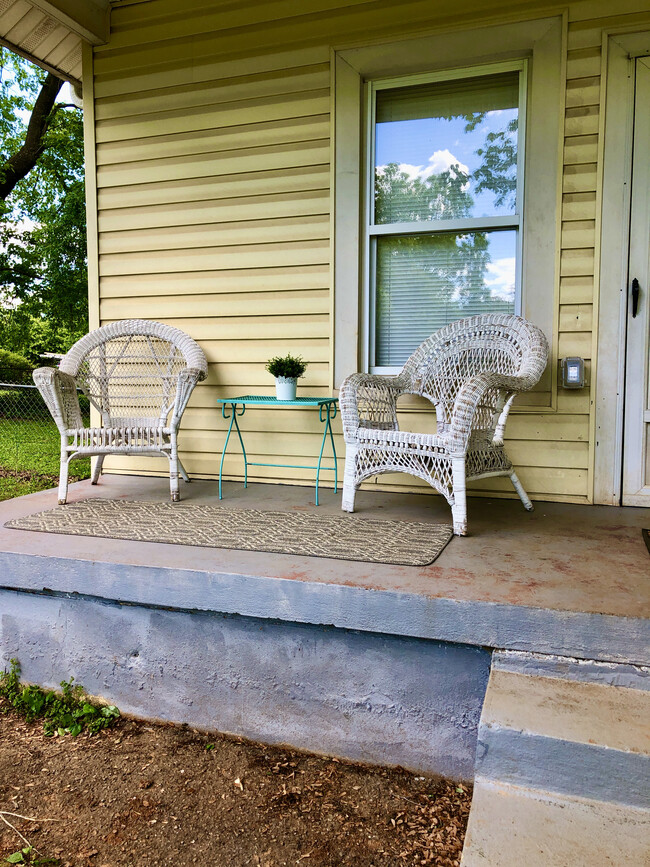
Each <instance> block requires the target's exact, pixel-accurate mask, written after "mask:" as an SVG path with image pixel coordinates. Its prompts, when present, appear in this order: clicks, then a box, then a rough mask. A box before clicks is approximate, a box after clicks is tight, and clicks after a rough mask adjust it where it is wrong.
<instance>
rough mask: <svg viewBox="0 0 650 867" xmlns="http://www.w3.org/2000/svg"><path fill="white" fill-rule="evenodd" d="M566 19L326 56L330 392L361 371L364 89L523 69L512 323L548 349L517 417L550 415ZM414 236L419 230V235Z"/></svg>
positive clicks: (363, 365)
mask: <svg viewBox="0 0 650 867" xmlns="http://www.w3.org/2000/svg"><path fill="white" fill-rule="evenodd" d="M566 31H567V18H566V15H562V16H555V17H549V18H535V19H530V20H526V21H518V22H511V23H507V24H498V25H493V26H492V25H491V26H482V27H479V26H474V27H473V28H469V29H464V30H457V31H446V32H440V33H434V34H432V35H431V34H430V35H425V36H420V37H416V38H412V39H404V40H401V41H395V42H391V43H383V44H374V45H367V46H358V47H355V48H346V49H342V50H338V51H335V50H332V111H333V117H334V124H333V141H332V150H333V169H332V184H333V188H334V189H333V198H334V208H333V215H332V225H333V258H332V272H333V273H332V281H333V287H334V291H333V316H332V344H333V350H332V351H333V362H334V363H333V368H332V385H333V387H334V388H338V387H339V386H340V384H341V382H342V380H343V379H344V378H345V377H346V376H348V375H349V374H351V373H354V372H356V371H359V370H367V369H368V367H367V354H366V349H365V346H366V344H365V340H366V337H365V332H364V318H365V316H364V289H363V287H364V273H365V264H366V263H365V261H364V213H363V212H364V196H365V192H366V186H365V153H366V147H367V144H366V139H367V132H366V127H365V105H366V104H365V99H366V94H365V85H366V82H369V81H374V80H379V79H394V78H400V77H403V76H408V75H418V74H426V75H430V74H436V73H438V72H441V73H444V74H445V75H448V74H449V71H450V70H459V71H460V70H467V69H468V68H472V67H478V66H485V65H487V64H491V63H500V62H509V61H515V60H516V61H518V60H522V59H525V60H528V64H529V66H528V75H527V79H528V82H527V84H528V87H527V108H528V111H527V121H526V153H525V178H526V187H525V191H524V199H525V203H524V209H523V214H524V217H525V219H524V221H523V228H522V244H523V250H524V253H525V255H524V257H523V259H522V275H521V287H522V289H521V314H522V315H523V316H525V317H526V318H528V319H530V320H531V321H532V322H534V323H535V324H536V325H538V326H539V327H541V328H542V330H543V331H544V333H545V334H546V336H547V338H548V339H549V343H550V344H551V346H552V355H551V359H550V363H549V365H548V367H547V370H546V373H545V374H544V376H543V377H542V380H541V381H540V383H539V385H538V386H537V388H536V390H535V393H534V394H531V395H530V396H526V397H527V400H526V402H525V404H524V402H523V401H520V407H519V409H520V411H522V410H523V411H539V410H547V411H548V409H549V408H550V409H555V407H556V394H557V386H556V377H555V376H553V373H552V372H553V371H554V369H555V366H556V359H557V341H556V339H554V338H556V335H557V327H556V326H557V312H558V295H559V270H560V255H559V254H560V225H561V224H560V212H561V201H562V164H563V160H562V154H563V131H564V129H563V118H564V98H565V84H566V38H567V36H566ZM420 228H421V227H420Z"/></svg>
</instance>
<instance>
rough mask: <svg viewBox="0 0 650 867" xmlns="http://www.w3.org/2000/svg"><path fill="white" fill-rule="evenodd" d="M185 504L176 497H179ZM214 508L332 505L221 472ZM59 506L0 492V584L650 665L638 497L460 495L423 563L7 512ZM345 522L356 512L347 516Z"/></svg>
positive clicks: (361, 511) (208, 486)
mask: <svg viewBox="0 0 650 867" xmlns="http://www.w3.org/2000/svg"><path fill="white" fill-rule="evenodd" d="M181 496H182V497H183V501H184V502H211V503H215V504H218V503H219V500H218V497H217V483H216V482H210V481H194V482H192V483H191V484H189V485H186V484H183V485H182V488H181ZM87 497H104V498H113V499H125V500H134V499H166V498H167V497H168V481H167V479H165V478H151V477H137V476H123V475H122V476H118V475H110V474H107V475H103V476H102V478H101V481H100V484H99V485H97V486H91V485H90V483H89V482H80V483H77V484H75V485H72V486H71V489H70V497H69V501H70V502H74V501H77V500H81V499H84V498H87ZM180 505H181V507H182V502H181V504H180ZM221 505H222V506H223V507H224V508H230V509H246V508H248V509H250V508H254V509H268V510H280V511H282V510H292V511H295V510H298V511H312V510H313V511H316V510H318V511H319V512H322V513H327V514H337V515H338V514H343V513H342V512H341V510H340V495H335V494H334V493H333V492H332V491H331V490H323V491H322V498H321V505H320V506H319V507H316V506H315V505H314V492H313V488H309V487H295V486H279V485H263V484H251V485H249V487H248V489H247V490H244V488H243V486H242V485H241V484H239V483H235V482H232V483H227V484H226V485H225V486H224V499H223V500H222V501H221ZM55 506H56V492H55V491H44V492H40V493H37V494H32V495H29V496H27V497H22V498H19V499H16V500H8V501H5V502H3V503H0V588H2V589H7V590H22V591H27V592H31V593H34V592H36V593H42V592H46V593H51V594H55V595H59V594H61V595H64V596H67V595H69V594H75V595H76V594H81V595H87V596H90V597H93V598H99V599H110V600H116V601H120V602H127V603H130V604H136V605H148V606H159V607H171V608H182V609H184V610H206V611H219V612H224V613H232V614H241V615H245V616H251V617H263V618H270V619H279V620H290V621H292V622H297V623H317V624H331V625H334V626H338V627H342V628H347V629H355V630H363V631H369V632H378V633H384V634H386V633H388V634H394V635H401V636H409V637H416V638H428V639H436V640H441V641H450V642H455V643H463V644H470V645H475V646H483V647H493V648H500V649H514V650H524V651H533V652H539V653H554V654H559V655H563V656H575V657H579V658H584V659H600V660H609V661H614V662H631V663H636V664H648V663H649V662H650V650H649V647H648V645H649V643H650V641H649V635H650V629H649V626H648V623H649V620H648V616H649V614H650V555H649V553H648V550H647V548H646V546H645V544H644V541H643V539H642V535H641V529H642V528H643V527H648V526H650V514H649V513H648V510H644V509H633V508H615V507H605V506H576V505H567V504H557V503H537V504H536V506H535V511H534V512H532V513H529V512H526V511H525V510H524V509H523V508H522V506H521V504H520V503H519V501H514V500H499V499H494V500H490V499H485V498H471V499H470V500H469V509H468V511H469V528H470V533H471V535H470V536H468V537H465V538H454V539H452V541H451V542H450V543H449V545H448V546H447V547H446V548H445V550H444V551H443V552H442V554H441V555H440V556H439V557H438V559H437V560H436V561H435V562H434V563H433V564H431V565H429V566H425V567H411V566H393V565H377V564H367V563H359V562H352V561H342V560H332V559H324V558H313V557H298V556H293V555H280V554H269V553H263V552H251V551H237V550H225V549H210V548H200V547H196V548H194V547H187V546H178V545H166V544H159V543H146V542H131V541H123V540H114V539H100V538H91V537H78V536H57V535H53V534H46V533H33V532H27V531H23V530H11V529H8V528H6V527H5V526H4V524H5V522H6V521H8V520H10V519H13V518H16V517H19V516H21V515H26V514H31V513H33V512H37V511H41V510H43V509H48V508H53V507H55ZM355 514H356V516H358V517H360V518H363V517H366V518H375V519H381V520H393V519H394V520H401V521H424V522H432V523H433V522H441V523H450V519H451V515H450V511H449V509H448V507H447V505H446V503H444V502H443V501H442V499H441V498H439V497H432V496H428V495H414V494H388V493H381V492H377V491H367V490H363V489H362V490H361V491H360V492H359V494H358V496H357V511H356V513H355ZM350 520H354V516H351V517H350Z"/></svg>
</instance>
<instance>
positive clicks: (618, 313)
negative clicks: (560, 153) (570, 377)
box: [594, 31, 650, 505]
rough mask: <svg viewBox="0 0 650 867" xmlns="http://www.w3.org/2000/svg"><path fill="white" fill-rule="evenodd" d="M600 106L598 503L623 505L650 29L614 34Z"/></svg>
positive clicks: (608, 42) (606, 46)
mask: <svg viewBox="0 0 650 867" xmlns="http://www.w3.org/2000/svg"><path fill="white" fill-rule="evenodd" d="M603 50H604V51H605V53H606V63H607V76H606V80H605V82H604V93H603V96H602V97H601V106H602V105H603V100H604V105H605V122H604V127H601V132H603V133H604V137H605V147H604V157H603V183H602V199H601V205H602V219H601V245H600V281H599V282H600V293H599V299H598V352H597V362H596V384H595V390H594V401H595V416H596V442H595V457H594V502H595V503H603V504H607V505H618V504H619V503H620V501H621V468H622V461H623V398H624V374H625V326H626V311H627V291H628V286H627V272H628V253H629V219H630V192H631V190H630V186H631V171H632V136H633V120H634V111H633V109H634V66H633V64H634V58H635V57H638V56H643V55H647V54H650V31H649V32H644V33H627V34H616V35H610V36H608V35H607V34H605V36H604V42H603Z"/></svg>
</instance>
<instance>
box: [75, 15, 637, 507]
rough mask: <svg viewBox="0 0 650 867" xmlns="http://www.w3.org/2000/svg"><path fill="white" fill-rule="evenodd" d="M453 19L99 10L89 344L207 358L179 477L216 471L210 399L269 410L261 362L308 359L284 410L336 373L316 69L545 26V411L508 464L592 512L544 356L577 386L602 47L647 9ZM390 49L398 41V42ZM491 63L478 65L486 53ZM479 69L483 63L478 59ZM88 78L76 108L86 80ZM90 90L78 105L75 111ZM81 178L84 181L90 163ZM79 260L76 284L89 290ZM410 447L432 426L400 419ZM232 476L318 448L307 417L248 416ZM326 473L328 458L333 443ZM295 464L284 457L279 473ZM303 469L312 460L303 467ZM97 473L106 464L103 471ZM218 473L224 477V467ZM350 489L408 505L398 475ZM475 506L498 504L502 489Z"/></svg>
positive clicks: (327, 112) (596, 189) (572, 430)
mask: <svg viewBox="0 0 650 867" xmlns="http://www.w3.org/2000/svg"><path fill="white" fill-rule="evenodd" d="M486 5H488V4H485V3H481V2H478V0H463V2H461V3H460V4H455V7H454V9H455V11H453V12H450V11H449V10H448V9H446V11H443V10H442V9H441V11H440V12H438V11H436V12H435V15H434V14H433V12H432V4H431V3H430V2H426V3H425V2H404V3H398V4H395V3H388V2H383V0H382V2H377V0H356V2H354V3H343V2H342V0H308V2H305V3H303V4H301V6H300V13H299V14H297V13H296V9H297V8H298V7H296V6H295V4H290V3H286V2H280V0H277V2H276V0H272V2H266V3H262V4H258V3H252V2H245V3H240V4H237V6H236V8H235V7H232V6H230V5H225V4H223V5H222V4H220V3H214V2H209V3H208V2H207V0H188V2H187V3H185V4H183V7H182V9H180V10H179V7H178V4H177V3H175V2H173V0H147V2H135V3H130V4H129V3H127V4H121V5H119V6H117V7H115V8H114V9H113V12H112V21H111V38H110V40H109V42H108V43H107V44H106V45H105V46H100V47H96V48H94V49H93V50H92V56H90V55H89V57H88V58H87V71H88V72H90V73H91V76H89V75H88V74H85V75H84V87H85V92H86V96H87V99H88V100H89V101H92V107H93V112H94V121H93V122H92V124H91V131H92V132H94V141H95V144H94V150H93V149H92V148H91V149H90V150H91V154H90V156H91V161H90V163H91V164H90V165H89V169H90V172H89V176H90V175H91V173H92V172H93V171H95V173H96V195H97V207H98V212H97V213H98V218H97V236H96V238H91V243H90V248H91V257H93V250H94V248H95V246H96V249H97V259H96V262H95V263H94V264H95V265H96V271H97V278H96V280H93V281H92V283H93V285H91V310H92V311H93V317H92V318H93V319H94V321H93V322H91V325H93V326H96V325H98V324H100V323H102V324H103V323H106V322H109V321H113V320H115V319H123V318H130V317H144V318H153V319H157V320H161V321H165V322H168V323H169V324H173V325H175V326H177V327H180V328H182V329H184V330H186V331H188V332H189V333H190V334H191V335H192V336H193V337H194V338H195V339H196V340H198V341H199V342H200V343H201V345H202V346H203V348H204V350H205V351H206V355H207V356H208V360H209V362H210V375H209V378H208V380H207V382H206V383H205V384H203V385H201V386H200V387H199V388H198V389H197V390H196V391H195V393H194V396H193V398H192V401H191V403H190V407H189V408H188V410H187V412H186V415H185V418H184V426H183V433H182V438H181V452H182V459H183V462H184V464H185V466H186V467H187V469H188V471H189V472H190V473H192V474H195V475H198V476H202V477H214V476H215V475H216V474H217V473H218V459H219V456H220V451H221V448H222V445H223V441H224V434H225V426H226V424H227V423H226V422H225V421H224V420H223V419H222V418H221V417H220V413H219V411H218V409H217V407H216V406H215V398H216V397H219V396H234V395H237V394H246V393H249V394H250V393H265V392H266V393H272V390H273V385H272V381H271V379H270V376H269V375H268V374H267V373H266V372H265V370H264V363H265V361H266V360H267V359H268V358H269V357H271V356H272V355H276V354H284V353H285V352H286V351H291V352H293V353H297V354H301V355H303V356H304V357H305V359H307V360H308V361H309V362H310V365H309V367H308V371H307V375H306V377H305V378H304V379H303V380H301V381H300V385H301V387H302V389H303V393H310V394H317V395H321V396H325V395H328V394H331V393H332V389H333V388H334V386H335V385H337V384H338V383H336V382H335V380H334V370H333V358H334V353H335V344H336V339H337V335H336V333H335V329H334V317H333V304H334V293H333V286H332V273H333V271H332V268H333V231H332V228H333V225H334V214H333V196H332V178H333V165H332V153H333V147H332V132H333V127H332V122H331V119H332V116H333V100H334V90H333V88H332V86H331V85H332V70H333V62H332V59H333V56H334V53H333V52H334V51H336V50H344V49H349V48H351V47H356V46H366V45H372V44H381V43H382V42H394V41H396V40H398V39H405V40H407V39H408V38H410V37H415V36H421V35H422V33H424V32H427V33H429V32H430V33H436V32H445V31H449V32H452V31H458V30H460V29H463V28H465V27H468V26H469V25H470V24H471V26H472V27H473V28H476V27H477V25H480V24H482V23H485V25H486V26H487V25H491V24H500V23H505V22H511V21H521V20H526V19H534V18H540V17H548V16H558V15H559V16H562V18H563V22H564V34H565V37H564V45H563V50H562V58H561V62H562V64H563V69H565V70H566V72H565V75H566V88H565V93H564V97H565V99H564V102H565V104H564V105H561V106H558V111H562V112H563V114H564V118H563V124H564V147H563V151H562V153H563V156H562V160H563V177H562V193H561V196H562V198H561V225H558V251H557V262H556V274H557V276H556V285H555V286H549V287H548V292H549V295H550V296H551V295H552V297H553V302H552V303H553V316H554V321H555V326H554V333H553V334H548V337H549V338H550V339H551V340H552V344H553V356H552V359H551V362H550V365H551V371H552V376H551V379H552V386H551V388H552V390H551V392H550V394H549V399H548V405H545V406H542V405H540V406H535V403H536V402H537V403H540V404H541V401H538V400H536V399H535V397H534V396H525V397H524V399H523V400H522V399H520V400H519V405H520V408H519V410H515V411H514V412H513V414H512V415H511V418H510V421H509V425H508V431H507V433H508V450H509V453H510V455H511V458H512V460H513V462H514V463H515V465H516V466H517V471H518V473H519V475H520V478H521V479H522V482H523V484H524V486H525V487H526V488H527V490H528V491H529V493H530V494H531V496H533V497H536V498H538V499H555V500H570V501H576V502H589V501H590V500H591V498H592V491H593V451H594V417H593V392H592V390H590V388H589V387H587V388H585V389H582V390H580V391H574V392H571V391H563V390H562V389H558V388H557V383H556V377H555V370H556V369H557V359H558V358H560V357H563V356H573V355H576V356H582V357H583V358H585V359H586V360H587V372H588V378H589V381H593V380H594V369H593V364H592V363H591V361H592V358H594V359H595V349H596V346H597V334H596V332H595V330H594V328H593V325H592V323H594V322H595V321H597V319H596V318H595V317H596V314H597V299H598V273H597V263H598V252H599V241H598V230H599V210H600V207H601V201H600V189H601V183H602V178H601V172H600V169H601V164H602V145H603V132H604V130H603V126H602V117H603V99H604V94H603V91H602V89H601V87H600V82H601V77H602V73H603V68H604V67H603V64H604V52H603V50H602V45H603V34H604V33H605V32H606V31H608V30H611V29H615V28H622V29H629V30H635V29H638V30H643V29H650V3H648V2H647V0H644V2H639V0H619V2H618V3H617V4H616V13H617V14H616V16H615V17H612V16H611V15H610V12H611V10H612V4H609V3H606V2H602V0H588V2H575V3H567V4H563V5H553V4H550V5H542V4H539V3H529V2H520V3H510V4H508V5H507V6H503V7H499V6H498V4H489V7H490V9H489V11H488V12H486V10H485V7H486ZM405 50H406V51H408V42H405ZM488 50H489V49H488ZM489 59H491V58H490V57H489V55H486V61H487V60H489ZM91 80H92V89H91V87H90V81H91ZM91 90H92V92H91ZM93 156H94V163H95V165H94V166H93V165H92V157H93ZM92 265H93V263H92V262H91V274H92V273H93V267H92ZM406 412H407V413H408V424H409V426H411V427H412V428H414V429H418V430H425V429H430V426H431V424H432V422H431V415H430V413H423V412H422V411H421V409H420V408H419V407H417V406H415V407H413V408H411V409H409V410H407V411H406ZM244 421H245V425H244V427H245V431H246V445H247V450H248V451H249V459H250V460H252V461H269V462H272V463H296V462H301V461H302V460H303V459H308V458H311V457H313V456H314V455H315V454H317V452H318V448H319V446H320V430H319V428H320V425H319V423H318V418H317V416H316V414H315V413H313V412H309V411H304V412H302V411H299V410H291V411H288V410H286V411H281V412H280V411H275V410H268V409H267V410H264V409H259V410H256V411H249V412H247V414H246V418H245V420H244ZM337 447H339V455H340V457H341V459H342V457H343V455H344V446H343V441H342V437H340V436H339V437H338V440H337ZM296 459H298V460H296ZM307 462H309V461H308V460H307ZM107 466H108V463H107ZM111 466H112V468H117V469H123V470H124V471H127V472H128V471H133V470H134V468H135V467H136V466H137V468H138V471H139V472H143V471H144V472H160V471H163V469H164V467H163V464H162V463H161V462H160V461H158V459H149V460H146V459H142V460H141V461H140V463H139V464H137V465H136V464H135V463H134V459H133V458H131V459H128V461H127V460H123V461H118V460H117V459H113V463H112V464H111ZM225 472H226V473H227V474H228V476H229V477H231V478H241V476H242V467H241V460H240V457H239V455H238V454H237V452H235V451H233V452H232V453H230V455H229V456H227V458H226V462H225ZM253 477H254V478H256V479H259V480H268V481H294V482H306V481H308V480H309V479H311V477H312V473H311V471H309V470H299V469H293V470H290V469H285V470H277V469H266V468H260V467H257V468H255V473H254V476H253ZM366 484H376V485H379V486H384V487H400V488H402V489H411V488H413V489H415V488H420V487H421V486H420V485H419V483H418V482H417V481H416V480H415V479H413V478H411V477H409V476H380V477H377V478H376V479H375V480H372V481H371V482H368V483H366ZM473 487H474V488H475V489H477V490H480V491H483V492H487V493H492V494H494V493H496V494H500V493H508V492H509V491H510V486H509V482H508V480H507V479H496V480H493V479H489V480H484V481H482V482H478V483H475V484H474V485H473Z"/></svg>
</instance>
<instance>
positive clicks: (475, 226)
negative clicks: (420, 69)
mask: <svg viewBox="0 0 650 867" xmlns="http://www.w3.org/2000/svg"><path fill="white" fill-rule="evenodd" d="M527 70H528V61H527V60H526V59H522V60H515V61H510V62H507V61H506V62H501V63H488V64H485V65H481V66H472V67H465V68H461V69H452V70H446V71H440V72H433V73H428V74H427V73H422V74H416V75H407V76H401V77H399V78H388V79H380V80H374V81H369V82H367V84H366V118H367V123H366V143H367V146H366V160H365V172H364V178H365V187H366V189H365V196H364V200H365V207H364V215H365V219H364V223H365V232H364V239H363V242H364V254H363V256H364V263H365V267H364V280H363V318H362V335H363V338H362V345H363V350H362V352H363V359H364V364H363V369H364V370H367V371H369V372H370V373H378V374H381V375H388V376H390V375H394V374H397V373H399V372H400V370H401V367H399V366H390V367H387V366H379V365H376V364H374V363H373V361H374V358H375V332H376V307H375V295H376V292H375V276H376V275H375V268H374V264H375V261H376V257H375V254H374V246H375V243H376V239H377V238H378V237H379V236H381V235H389V236H393V235H412V234H418V235H429V234H430V235H434V234H448V233H451V232H463V231H467V232H479V231H482V230H487V231H489V230H491V229H514V230H515V231H516V232H517V246H516V271H515V310H514V312H515V313H517V314H520V313H521V263H522V249H523V231H522V230H523V202H524V184H525V176H524V175H525V141H526V96H527V87H528V85H527V81H528V79H527ZM500 72H518V73H519V102H518V109H519V123H518V128H517V197H516V204H515V213H514V214H508V215H506V216H500V217H468V218H464V219H456V220H431V221H425V220H422V221H416V222H413V223H375V221H374V210H375V207H374V193H375V186H374V170H375V131H376V106H377V98H376V97H377V93H378V92H379V91H381V90H389V89H393V88H396V87H415V86H417V85H418V84H431V83H433V82H437V81H454V80H459V79H462V80H467V79H470V78H478V77H479V76H485V75H497V74H498V73H500ZM416 348H417V347H415V346H414V347H413V350H415V349H416Z"/></svg>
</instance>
